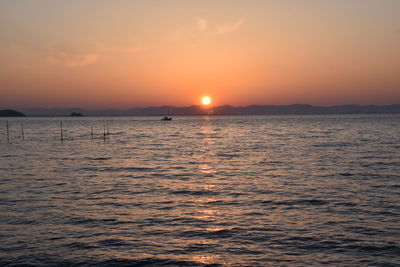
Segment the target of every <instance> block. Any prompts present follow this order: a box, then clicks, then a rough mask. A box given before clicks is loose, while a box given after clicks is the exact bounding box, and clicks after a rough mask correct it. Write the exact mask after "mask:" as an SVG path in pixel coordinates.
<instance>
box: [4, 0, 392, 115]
mask: <svg viewBox="0 0 400 267" xmlns="http://www.w3.org/2000/svg"><path fill="white" fill-rule="evenodd" d="M399 14H400V1H396V0H380V1H373V0H352V1H344V0H338V1H329V2H328V1H317V0H303V1H301V0H298V1H294V0H293V1H263V0H259V1H256V0H246V1H244V0H243V1H230V0H226V1H185V0H180V1H178V0H170V1H155V0H149V1H122V0H121V1H102V0H96V1H94V0H92V1H89V0H87V1H77V0H71V1H52V0H42V1H34V0H25V1H1V2H0V63H1V64H0V108H6V107H56V106H58V107H82V108H111V107H112V108H130V107H137V106H157V105H177V106H189V105H193V104H200V97H201V96H203V95H210V96H211V97H212V98H213V104H214V105H224V104H230V105H236V106H238V105H250V104H293V103H307V104H314V105H336V104H350V103H356V104H393V103H400V72H399V70H400V16H399Z"/></svg>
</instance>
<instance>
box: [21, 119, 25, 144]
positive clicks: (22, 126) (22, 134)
mask: <svg viewBox="0 0 400 267" xmlns="http://www.w3.org/2000/svg"><path fill="white" fill-rule="evenodd" d="M21 137H22V140H25V134H24V122H23V121H21Z"/></svg>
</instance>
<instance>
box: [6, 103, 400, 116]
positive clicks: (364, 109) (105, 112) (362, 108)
mask: <svg viewBox="0 0 400 267" xmlns="http://www.w3.org/2000/svg"><path fill="white" fill-rule="evenodd" d="M14 110H18V111H19V113H21V114H22V116H23V115H25V114H26V116H35V117H38V116H43V117H47V116H50V117H59V116H70V114H71V113H74V112H75V113H80V114H83V115H84V116H165V114H167V113H168V114H169V115H170V116H191V115H305V114H373V113H378V114H389V113H400V104H394V105H386V106H379V105H341V106H312V105H307V104H293V105H250V106H242V107H235V106H229V105H224V106H216V107H212V108H205V107H202V106H188V107H175V106H160V107H138V108H132V109H99V110H89V109H81V108H68V109H64V108H16V109H14ZM15 112H17V111H15ZM3 117H4V116H3Z"/></svg>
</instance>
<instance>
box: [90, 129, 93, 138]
mask: <svg viewBox="0 0 400 267" xmlns="http://www.w3.org/2000/svg"><path fill="white" fill-rule="evenodd" d="M90 130H91V132H90V135H91V137H92V140H93V126H90Z"/></svg>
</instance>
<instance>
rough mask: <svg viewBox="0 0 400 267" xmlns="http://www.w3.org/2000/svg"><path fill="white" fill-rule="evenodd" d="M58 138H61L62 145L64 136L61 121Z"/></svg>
mask: <svg viewBox="0 0 400 267" xmlns="http://www.w3.org/2000/svg"><path fill="white" fill-rule="evenodd" d="M60 126H61V127H60V138H61V143H63V141H64V134H63V125H62V121H61V122H60Z"/></svg>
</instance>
